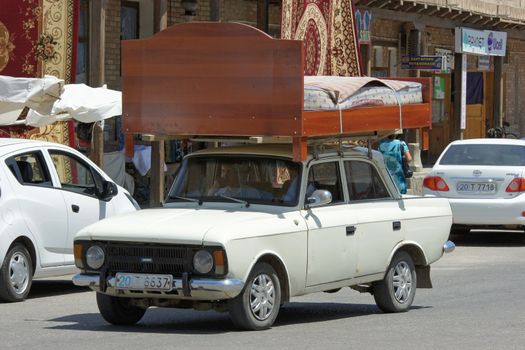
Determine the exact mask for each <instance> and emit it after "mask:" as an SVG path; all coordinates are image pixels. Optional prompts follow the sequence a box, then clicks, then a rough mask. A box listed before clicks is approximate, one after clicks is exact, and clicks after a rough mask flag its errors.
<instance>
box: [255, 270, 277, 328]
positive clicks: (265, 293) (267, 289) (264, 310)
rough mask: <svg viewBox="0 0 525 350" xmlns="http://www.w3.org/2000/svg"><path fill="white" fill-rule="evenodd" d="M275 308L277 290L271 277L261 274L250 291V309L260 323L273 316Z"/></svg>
mask: <svg viewBox="0 0 525 350" xmlns="http://www.w3.org/2000/svg"><path fill="white" fill-rule="evenodd" d="M274 306H275V288H274V285H273V282H272V279H271V278H270V276H268V275H266V274H260V275H259V276H257V277H256V278H255V279H254V280H253V282H252V286H251V290H250V309H251V311H252V314H253V316H255V318H256V319H258V320H259V321H264V320H266V319H267V318H268V317H270V315H271V314H272V311H273V308H274Z"/></svg>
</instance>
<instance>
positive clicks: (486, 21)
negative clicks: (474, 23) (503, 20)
mask: <svg viewBox="0 0 525 350" xmlns="http://www.w3.org/2000/svg"><path fill="white" fill-rule="evenodd" d="M492 21H494V17H488V18H487V17H486V18H485V20H484V21H483V22H481V23H480V24H479V25H481V26H485V25H487V24H489V23H490V22H492Z"/></svg>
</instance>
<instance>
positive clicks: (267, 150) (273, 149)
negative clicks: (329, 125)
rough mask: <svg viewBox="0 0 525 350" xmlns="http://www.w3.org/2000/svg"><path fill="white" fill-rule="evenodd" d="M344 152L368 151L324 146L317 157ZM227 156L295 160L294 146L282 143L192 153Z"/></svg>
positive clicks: (375, 154)
mask: <svg viewBox="0 0 525 350" xmlns="http://www.w3.org/2000/svg"><path fill="white" fill-rule="evenodd" d="M341 149H342V150H343V152H344V154H345V155H355V156H367V149H366V148H364V147H359V146H354V145H346V144H345V145H343V146H342V148H340V147H339V146H338V145H323V146H322V147H317V155H318V156H319V157H323V156H333V155H338V154H339V153H340V150H341ZM372 153H373V157H374V158H380V157H381V154H380V153H379V152H378V151H376V150H373V151H372ZM226 154H236V155H261V156H272V157H283V158H290V159H292V158H293V148H292V144H282V143H281V144H280V143H266V144H265V143H262V144H245V145H231V146H223V147H210V148H206V149H203V150H200V151H196V152H193V153H191V156H193V155H197V156H198V155H226ZM313 154H314V147H308V158H309V159H311V158H313Z"/></svg>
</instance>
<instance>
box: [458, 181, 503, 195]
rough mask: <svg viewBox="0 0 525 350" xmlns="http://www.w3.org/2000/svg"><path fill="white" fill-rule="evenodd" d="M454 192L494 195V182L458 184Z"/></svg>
mask: <svg viewBox="0 0 525 350" xmlns="http://www.w3.org/2000/svg"><path fill="white" fill-rule="evenodd" d="M456 190H457V191H458V192H470V193H496V184H495V183H494V182H459V183H458V184H457V185H456Z"/></svg>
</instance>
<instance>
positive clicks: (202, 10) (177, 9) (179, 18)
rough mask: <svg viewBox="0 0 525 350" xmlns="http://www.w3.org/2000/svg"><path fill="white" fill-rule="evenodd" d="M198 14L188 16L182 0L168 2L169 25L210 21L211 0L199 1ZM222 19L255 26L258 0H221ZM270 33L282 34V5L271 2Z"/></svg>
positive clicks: (276, 35) (274, 34)
mask: <svg viewBox="0 0 525 350" xmlns="http://www.w3.org/2000/svg"><path fill="white" fill-rule="evenodd" d="M197 6H198V7H197V11H196V12H197V13H196V16H193V17H187V16H185V15H184V9H183V8H182V6H181V4H180V0H169V2H168V25H169V26H170V25H173V24H176V23H184V22H188V21H208V20H209V19H210V2H209V0H198V1H197ZM220 20H221V21H222V22H241V23H246V24H250V25H253V26H255V25H256V23H257V1H256V0H242V1H241V0H236V1H232V0H221V1H220ZM268 23H269V26H270V28H269V29H270V30H269V31H270V34H272V35H273V36H275V37H278V36H279V35H280V24H281V6H280V5H277V4H271V5H270V7H269V20H268Z"/></svg>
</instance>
